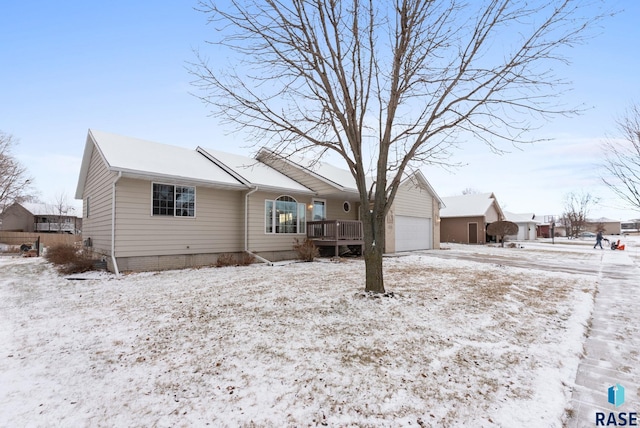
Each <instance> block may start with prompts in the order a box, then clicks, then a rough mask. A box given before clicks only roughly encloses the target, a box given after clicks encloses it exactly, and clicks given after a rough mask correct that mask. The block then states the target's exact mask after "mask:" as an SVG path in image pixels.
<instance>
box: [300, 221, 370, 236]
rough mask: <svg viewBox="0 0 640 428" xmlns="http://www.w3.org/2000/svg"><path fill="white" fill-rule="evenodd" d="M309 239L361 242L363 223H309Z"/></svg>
mask: <svg viewBox="0 0 640 428" xmlns="http://www.w3.org/2000/svg"><path fill="white" fill-rule="evenodd" d="M307 238H309V239H316V240H329V241H361V240H362V239H363V232H362V222H361V221H358V220H322V221H308V222H307Z"/></svg>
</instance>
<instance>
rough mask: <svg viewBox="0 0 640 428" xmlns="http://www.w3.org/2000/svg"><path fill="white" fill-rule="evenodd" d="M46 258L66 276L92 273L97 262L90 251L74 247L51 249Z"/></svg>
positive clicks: (48, 250)
mask: <svg viewBox="0 0 640 428" xmlns="http://www.w3.org/2000/svg"><path fill="white" fill-rule="evenodd" d="M44 258H45V259H47V261H49V262H51V263H53V264H54V265H56V269H57V270H58V272H60V273H61V274H64V275H68V274H72V273H82V272H87V271H90V270H92V269H93V266H94V262H95V260H94V259H93V257H92V256H91V254H90V252H89V251H87V250H84V249H82V250H78V249H77V248H76V247H75V246H73V245H55V246H53V247H49V248H47V251H46V253H45V255H44Z"/></svg>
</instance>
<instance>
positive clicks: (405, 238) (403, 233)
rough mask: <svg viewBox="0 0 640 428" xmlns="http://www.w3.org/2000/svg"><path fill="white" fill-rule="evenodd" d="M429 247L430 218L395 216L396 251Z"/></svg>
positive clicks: (426, 248)
mask: <svg viewBox="0 0 640 428" xmlns="http://www.w3.org/2000/svg"><path fill="white" fill-rule="evenodd" d="M429 249H431V219H430V218H422V217H407V216H396V251H411V250H429Z"/></svg>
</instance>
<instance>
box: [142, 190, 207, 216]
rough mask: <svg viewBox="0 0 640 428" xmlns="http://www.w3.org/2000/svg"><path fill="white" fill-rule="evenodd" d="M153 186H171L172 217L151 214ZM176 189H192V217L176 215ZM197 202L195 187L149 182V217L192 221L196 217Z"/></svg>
mask: <svg viewBox="0 0 640 428" xmlns="http://www.w3.org/2000/svg"><path fill="white" fill-rule="evenodd" d="M154 184H161V185H163V186H173V216H171V215H161V214H154V213H153V185H154ZM176 187H190V188H192V189H193V215H192V216H184V215H176ZM197 200H198V189H197V187H196V186H189V185H186V184H175V183H163V182H161V181H152V182H151V211H150V214H151V217H157V218H162V217H164V218H180V219H194V218H196V217H197V215H198V212H197V206H198V204H197Z"/></svg>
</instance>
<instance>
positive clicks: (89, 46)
mask: <svg viewBox="0 0 640 428" xmlns="http://www.w3.org/2000/svg"><path fill="white" fill-rule="evenodd" d="M194 6H195V2H192V1H174V2H162V1H161V2H150V1H131V0H126V1H125V0H113V1H109V2H96V1H87V0H84V1H78V0H61V1H57V2H51V1H42V0H34V1H29V2H18V1H8V0H0V59H1V64H2V65H1V66H0V130H3V131H4V132H8V133H10V134H12V135H14V136H15V137H16V138H18V139H19V140H20V145H19V146H18V147H17V150H16V154H17V156H18V158H19V159H20V160H21V161H22V162H23V163H24V164H25V166H27V168H28V169H29V172H30V174H31V175H32V176H33V177H34V178H35V187H36V188H37V190H39V192H40V197H41V199H42V200H44V201H45V202H47V201H51V200H53V199H54V197H55V195H56V194H59V193H61V192H66V194H67V195H68V197H69V199H70V200H72V199H73V196H74V193H75V187H76V183H77V178H78V172H79V168H80V160H81V157H82V151H83V148H84V143H85V139H86V134H87V129H88V128H95V129H99V130H103V131H107V132H114V133H119V134H123V135H128V136H132V137H137V138H142V139H147V140H152V141H158V142H163V143H169V144H174V145H179V146H183V147H189V148H195V147H196V146H197V145H203V146H206V147H210V148H213V149H218V150H224V151H230V152H234V153H240V154H245V155H250V154H251V153H252V151H251V149H249V148H245V147H244V146H245V143H243V142H242V141H241V137H240V136H232V135H228V133H229V132H230V131H231V128H225V127H223V126H221V125H220V124H219V123H218V121H217V119H215V118H212V117H209V112H208V111H207V109H206V108H205V106H203V105H202V104H201V103H200V102H199V101H198V100H197V99H196V98H195V97H193V96H192V95H189V93H188V92H189V91H192V90H194V89H193V88H192V87H191V86H190V83H189V82H190V81H191V77H190V76H189V74H188V73H187V71H186V69H185V67H186V62H188V61H191V60H193V59H194V55H193V53H192V49H194V48H201V49H203V50H204V51H205V52H206V51H207V49H209V47H207V46H206V43H205V40H207V39H212V38H213V37H214V36H213V31H214V29H213V28H212V27H211V26H207V25H206V16H205V15H203V14H202V13H199V12H197V11H195V10H194V9H193V7H194ZM609 6H610V7H612V8H617V9H621V10H623V12H621V13H620V14H618V15H617V16H615V17H613V18H611V19H608V20H607V21H605V22H604V23H603V27H602V29H601V34H599V35H598V36H597V37H596V38H594V39H593V40H590V41H589V42H588V43H587V44H586V45H583V46H577V47H575V48H573V49H571V50H569V51H568V56H569V58H570V59H571V60H572V64H571V65H570V66H569V67H567V68H563V69H561V70H558V74H559V75H561V76H564V77H567V78H569V79H570V80H572V81H573V88H574V89H573V91H572V92H571V93H570V94H569V95H568V97H567V99H566V103H567V104H568V105H578V104H584V105H585V106H586V107H588V108H589V110H588V111H587V112H586V113H585V114H584V115H582V116H580V117H578V118H571V119H565V118H559V119H556V120H554V121H553V122H552V123H549V124H546V125H545V126H543V127H542V129H541V130H540V131H539V135H540V137H545V138H554V139H555V140H554V141H552V142H545V143H540V144H536V145H533V146H527V147H523V148H522V150H514V151H513V152H512V153H509V154H505V155H502V156H496V155H494V154H492V153H490V152H489V150H488V149H484V148H481V147H480V148H478V147H475V146H469V147H468V148H463V149H462V150H461V151H459V152H457V153H456V159H455V160H457V161H460V162H463V163H466V164H468V166H466V167H464V168H461V169H458V170H456V171H454V172H453V173H450V172H447V171H444V170H441V169H438V168H424V169H423V171H424V172H425V174H426V176H427V178H428V179H429V180H430V181H431V183H432V185H433V187H434V188H435V190H436V191H437V192H438V193H439V194H440V196H451V195H454V194H459V193H460V192H461V191H462V190H463V189H465V188H468V187H471V188H475V189H477V190H479V191H483V192H490V191H491V192H494V193H495V194H496V196H497V198H498V200H499V202H500V203H501V205H502V206H503V208H505V209H506V210H509V211H514V212H535V213H536V214H538V215H544V214H561V212H562V208H563V203H562V200H563V196H564V195H565V194H566V193H568V192H570V191H579V190H583V189H584V190H587V191H589V192H591V193H593V194H595V195H597V196H599V197H601V198H602V201H601V203H600V204H598V206H596V207H594V209H593V210H592V216H594V217H600V216H606V217H611V218H616V219H627V218H631V217H640V213H633V212H631V211H622V210H619V209H616V208H615V207H616V205H619V204H620V203H619V202H618V201H617V200H616V199H615V198H613V197H612V195H611V192H610V191H608V189H606V188H605V187H604V186H602V185H601V184H600V182H599V179H598V175H599V173H598V170H597V167H596V166H597V162H598V159H599V158H600V153H599V150H598V144H599V142H601V141H602V140H603V139H604V138H605V136H606V135H613V134H615V131H616V129H615V120H616V118H617V117H618V116H619V115H621V114H622V113H623V112H624V110H625V108H626V107H627V106H628V105H629V104H630V103H632V102H640V84H639V79H638V77H637V76H638V70H639V69H640V25H638V20H639V18H640V2H638V1H634V0H620V1H615V0H614V1H610V2H609ZM209 52H211V51H209ZM472 147H473V148H472ZM76 204H78V202H77V201H76Z"/></svg>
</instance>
